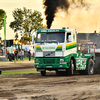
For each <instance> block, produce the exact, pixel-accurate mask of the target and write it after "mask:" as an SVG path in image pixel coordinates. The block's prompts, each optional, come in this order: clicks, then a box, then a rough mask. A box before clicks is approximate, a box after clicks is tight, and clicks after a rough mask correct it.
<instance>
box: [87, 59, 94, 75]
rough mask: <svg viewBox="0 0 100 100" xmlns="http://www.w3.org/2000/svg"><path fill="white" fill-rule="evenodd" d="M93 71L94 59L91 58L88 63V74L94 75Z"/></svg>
mask: <svg viewBox="0 0 100 100" xmlns="http://www.w3.org/2000/svg"><path fill="white" fill-rule="evenodd" d="M93 73H94V61H93V60H92V59H89V60H88V63H87V70H86V74H87V75H93Z"/></svg>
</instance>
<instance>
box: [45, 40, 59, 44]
mask: <svg viewBox="0 0 100 100" xmlns="http://www.w3.org/2000/svg"><path fill="white" fill-rule="evenodd" d="M46 43H58V41H57V40H47V41H46Z"/></svg>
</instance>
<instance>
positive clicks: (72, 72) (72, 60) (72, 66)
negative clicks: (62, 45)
mask: <svg viewBox="0 0 100 100" xmlns="http://www.w3.org/2000/svg"><path fill="white" fill-rule="evenodd" d="M71 63H72V65H71V66H72V75H73V70H74V64H73V60H72V61H71Z"/></svg>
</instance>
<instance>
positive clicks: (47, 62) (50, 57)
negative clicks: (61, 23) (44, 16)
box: [34, 28, 95, 76]
mask: <svg viewBox="0 0 100 100" xmlns="http://www.w3.org/2000/svg"><path fill="white" fill-rule="evenodd" d="M34 51H35V55H34V56H35V68H36V69H37V71H40V73H41V76H45V75H46V71H55V72H56V74H59V73H66V74H67V75H73V72H74V71H78V72H79V74H86V75H92V74H93V73H94V64H95V62H94V59H95V56H94V53H90V52H87V53H84V52H81V51H78V50H77V31H76V29H69V28H62V29H43V30H37V34H36V38H35V41H34Z"/></svg>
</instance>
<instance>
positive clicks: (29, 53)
mask: <svg viewBox="0 0 100 100" xmlns="http://www.w3.org/2000/svg"><path fill="white" fill-rule="evenodd" d="M28 57H29V61H31V50H29V52H28Z"/></svg>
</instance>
